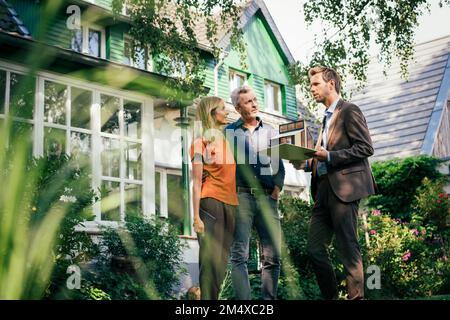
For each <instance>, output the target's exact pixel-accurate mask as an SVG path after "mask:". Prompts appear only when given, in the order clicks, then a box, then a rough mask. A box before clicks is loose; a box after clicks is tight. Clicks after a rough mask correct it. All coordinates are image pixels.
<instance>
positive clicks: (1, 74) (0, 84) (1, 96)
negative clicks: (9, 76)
mask: <svg viewBox="0 0 450 320" xmlns="http://www.w3.org/2000/svg"><path fill="white" fill-rule="evenodd" d="M5 93H6V72H5V71H2V70H0V114H4V113H5Z"/></svg>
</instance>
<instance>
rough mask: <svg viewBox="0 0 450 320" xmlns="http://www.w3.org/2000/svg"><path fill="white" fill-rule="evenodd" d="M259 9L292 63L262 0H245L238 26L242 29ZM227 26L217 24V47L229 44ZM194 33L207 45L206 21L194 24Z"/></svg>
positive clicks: (292, 59)
mask: <svg viewBox="0 0 450 320" xmlns="http://www.w3.org/2000/svg"><path fill="white" fill-rule="evenodd" d="M258 11H260V12H261V14H262V15H263V17H264V19H265V20H266V22H267V24H268V25H269V27H270V29H271V32H272V33H273V35H274V37H275V39H276V41H277V42H278V45H279V46H280V49H281V51H282V53H283V54H284V56H285V57H286V60H287V61H288V62H289V63H294V62H295V59H294V57H293V56H292V53H291V52H290V51H289V48H288V46H287V45H286V42H284V39H283V37H282V36H281V33H280V31H279V30H278V28H277V26H276V24H275V21H274V20H273V18H272V16H271V15H270V12H269V10H268V9H267V7H266V4H265V3H264V1H263V0H249V1H247V2H246V3H245V4H244V5H243V6H242V8H241V19H240V21H239V28H241V29H244V28H245V26H246V25H247V24H248V23H249V22H250V21H251V20H252V18H253V16H254V15H255V14H256V13H257V12H258ZM226 29H227V28H226V27H225V26H223V25H222V26H220V25H219V31H218V39H219V42H218V44H217V45H218V47H219V48H222V49H227V48H228V47H229V45H230V38H231V34H230V33H228V32H227V30H226ZM196 35H197V41H198V42H199V44H201V45H202V46H205V47H209V46H210V44H209V41H208V39H207V37H206V23H198V24H197V26H196Z"/></svg>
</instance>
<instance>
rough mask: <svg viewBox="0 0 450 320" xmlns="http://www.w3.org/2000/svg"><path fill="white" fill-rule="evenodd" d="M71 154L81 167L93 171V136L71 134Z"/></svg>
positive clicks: (79, 133)
mask: <svg viewBox="0 0 450 320" xmlns="http://www.w3.org/2000/svg"><path fill="white" fill-rule="evenodd" d="M70 154H71V155H72V156H73V157H74V159H75V160H76V162H77V163H78V165H79V166H80V167H85V168H86V169H87V170H88V171H89V172H90V171H91V170H90V168H91V135H90V134H86V133H81V132H74V131H72V132H70Z"/></svg>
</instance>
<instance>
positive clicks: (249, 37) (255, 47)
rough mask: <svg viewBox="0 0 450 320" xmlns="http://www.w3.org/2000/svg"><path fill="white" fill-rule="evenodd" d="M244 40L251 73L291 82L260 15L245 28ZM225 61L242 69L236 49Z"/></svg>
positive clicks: (273, 79) (268, 78)
mask: <svg viewBox="0 0 450 320" xmlns="http://www.w3.org/2000/svg"><path fill="white" fill-rule="evenodd" d="M244 40H245V42H246V43H247V59H246V63H247V66H248V72H249V73H252V74H257V75H259V76H260V77H262V78H264V79H267V80H270V81H273V82H276V83H280V84H288V83H289V75H288V72H287V70H286V66H285V64H284V61H283V58H282V56H281V54H280V52H279V51H278V49H277V48H276V46H275V44H274V42H273V40H272V37H271V36H270V34H269V32H268V30H267V29H266V26H265V24H264V22H263V21H262V18H261V17H259V16H258V15H255V16H254V17H253V18H252V20H251V21H249V23H248V24H247V26H246V27H245V28H244ZM225 61H226V63H227V64H228V65H229V66H230V67H232V68H236V69H240V63H239V55H238V53H237V52H236V51H235V50H231V51H230V54H229V55H228V57H227V58H226V60H225Z"/></svg>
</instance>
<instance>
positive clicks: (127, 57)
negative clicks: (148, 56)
mask: <svg viewBox="0 0 450 320" xmlns="http://www.w3.org/2000/svg"><path fill="white" fill-rule="evenodd" d="M131 61H132V56H131V40H130V39H129V38H124V40H123V63H124V64H126V65H129V66H131Z"/></svg>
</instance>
